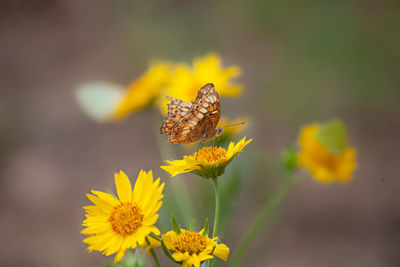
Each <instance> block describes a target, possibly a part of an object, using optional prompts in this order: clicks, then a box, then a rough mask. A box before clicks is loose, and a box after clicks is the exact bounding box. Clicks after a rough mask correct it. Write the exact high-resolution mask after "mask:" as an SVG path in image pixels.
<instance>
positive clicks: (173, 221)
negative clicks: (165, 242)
mask: <svg viewBox="0 0 400 267" xmlns="http://www.w3.org/2000/svg"><path fill="white" fill-rule="evenodd" d="M171 225H172V230H174V232H175V233H177V234H180V233H181V226H180V225H179V223H178V222H177V221H176V219H175V217H174V215H172V214H171Z"/></svg>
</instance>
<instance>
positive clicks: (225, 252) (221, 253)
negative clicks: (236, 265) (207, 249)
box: [213, 244, 229, 261]
mask: <svg viewBox="0 0 400 267" xmlns="http://www.w3.org/2000/svg"><path fill="white" fill-rule="evenodd" d="M213 255H215V256H216V257H218V258H220V259H221V260H224V261H226V260H227V259H228V256H229V248H228V247H227V246H226V245H225V244H220V245H217V247H216V248H215V250H214V253H213Z"/></svg>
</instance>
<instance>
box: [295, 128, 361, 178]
mask: <svg viewBox="0 0 400 267" xmlns="http://www.w3.org/2000/svg"><path fill="white" fill-rule="evenodd" d="M321 127H322V126H321V125H320V124H311V125H308V126H305V127H303V128H302V130H301V132H300V137H299V144H300V152H299V154H298V162H299V166H300V167H303V168H306V169H308V170H310V171H311V173H312V176H313V177H314V178H315V180H317V181H319V182H321V183H330V182H333V181H335V180H337V181H339V182H348V181H350V180H351V178H352V174H353V171H354V170H355V168H356V167H357V163H356V151H355V149H354V148H352V147H349V146H348V145H347V144H346V143H347V142H345V144H344V145H343V146H342V147H341V148H340V149H339V150H338V149H334V147H332V146H329V145H327V144H323V143H322V142H321V141H320V140H318V138H317V137H318V132H319V131H320V130H321ZM344 138H347V136H344Z"/></svg>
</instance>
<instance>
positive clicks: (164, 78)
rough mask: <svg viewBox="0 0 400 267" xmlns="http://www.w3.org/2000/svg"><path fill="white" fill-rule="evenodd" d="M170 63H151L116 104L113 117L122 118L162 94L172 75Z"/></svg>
mask: <svg viewBox="0 0 400 267" xmlns="http://www.w3.org/2000/svg"><path fill="white" fill-rule="evenodd" d="M170 67H171V66H170V64H169V63H166V62H158V63H155V64H152V65H150V67H149V69H148V70H147V72H146V73H145V74H144V75H143V76H142V77H140V78H139V79H138V80H137V81H135V82H133V83H132V84H131V85H130V86H129V87H128V89H127V90H126V92H125V96H124V97H123V98H122V100H121V101H120V102H119V104H118V105H117V106H116V108H115V111H114V113H113V114H112V118H113V119H120V118H122V117H124V116H126V115H128V114H130V113H133V112H135V111H137V110H139V109H142V108H145V107H146V106H148V105H150V104H151V103H152V102H153V101H154V100H155V99H156V98H157V97H158V96H159V94H160V92H161V90H162V89H163V87H164V86H165V84H166V83H167V82H168V80H169V77H170Z"/></svg>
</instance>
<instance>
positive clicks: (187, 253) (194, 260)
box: [162, 229, 229, 267]
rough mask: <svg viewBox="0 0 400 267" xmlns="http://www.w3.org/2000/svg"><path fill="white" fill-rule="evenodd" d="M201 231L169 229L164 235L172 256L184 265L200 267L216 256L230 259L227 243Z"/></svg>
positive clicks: (184, 266)
mask: <svg viewBox="0 0 400 267" xmlns="http://www.w3.org/2000/svg"><path fill="white" fill-rule="evenodd" d="M217 239H218V237H214V238H213V239H211V238H209V237H208V235H207V234H204V229H202V230H201V231H200V232H198V233H197V232H190V231H187V230H184V229H180V233H176V232H174V231H169V232H167V233H165V234H163V235H162V241H163V242H164V244H165V247H166V248H167V249H168V250H169V251H171V253H172V255H171V256H172V258H173V259H174V260H175V261H177V262H181V263H182V266H183V267H191V266H195V267H200V264H201V262H203V261H205V260H208V259H212V258H213V256H216V257H218V258H220V259H222V260H224V261H226V260H227V259H228V255H229V248H228V247H227V246H226V245H225V244H217V242H216V240H217Z"/></svg>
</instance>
